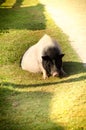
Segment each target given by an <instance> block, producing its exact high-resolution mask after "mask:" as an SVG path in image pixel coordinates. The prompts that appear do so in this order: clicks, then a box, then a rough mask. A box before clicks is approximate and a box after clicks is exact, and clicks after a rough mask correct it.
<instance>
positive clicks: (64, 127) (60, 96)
mask: <svg viewBox="0 0 86 130" xmlns="http://www.w3.org/2000/svg"><path fill="white" fill-rule="evenodd" d="M0 4H1V6H0V130H85V129H86V125H85V124H86V104H85V103H86V95H85V93H86V92H85V91H86V88H85V87H86V69H85V68H84V67H83V65H82V63H81V61H80V59H79V58H78V56H77V54H76V53H75V51H74V50H73V49H72V47H71V46H70V44H69V41H68V36H66V35H65V34H64V33H63V32H62V30H61V29H59V27H57V26H56V25H55V23H54V22H53V20H52V19H51V17H50V16H49V14H48V13H47V12H46V10H45V7H44V5H42V4H41V3H39V1H38V0H30V2H29V1H28V0H17V1H15V0H2V1H1V2H0ZM45 33H47V34H49V35H50V36H52V37H54V38H56V39H58V41H59V43H60V45H61V47H62V50H63V53H65V57H64V59H63V61H64V63H63V67H64V70H65V71H66V72H67V74H68V77H66V78H62V79H60V78H56V77H55V78H53V77H50V78H49V79H46V80H43V79H42V74H33V73H29V72H26V71H23V70H22V69H21V67H20V59H21V57H22V55H23V54H24V52H25V51H26V49H28V47H30V46H31V45H33V44H35V43H36V42H37V41H38V40H39V39H40V38H41V37H42V36H43V35H44V34H45Z"/></svg>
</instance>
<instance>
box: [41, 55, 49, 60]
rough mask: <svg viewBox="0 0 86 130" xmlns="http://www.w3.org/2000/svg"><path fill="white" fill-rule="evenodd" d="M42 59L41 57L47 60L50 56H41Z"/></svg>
mask: <svg viewBox="0 0 86 130" xmlns="http://www.w3.org/2000/svg"><path fill="white" fill-rule="evenodd" d="M42 59H43V60H49V59H50V57H49V56H42Z"/></svg>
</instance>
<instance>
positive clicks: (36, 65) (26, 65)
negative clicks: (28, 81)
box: [21, 34, 57, 78]
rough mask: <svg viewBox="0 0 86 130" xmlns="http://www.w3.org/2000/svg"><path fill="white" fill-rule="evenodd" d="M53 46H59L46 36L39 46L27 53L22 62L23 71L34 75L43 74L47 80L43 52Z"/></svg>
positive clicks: (31, 48) (36, 45) (33, 47)
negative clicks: (43, 65)
mask: <svg viewBox="0 0 86 130" xmlns="http://www.w3.org/2000/svg"><path fill="white" fill-rule="evenodd" d="M53 46H57V43H56V41H55V40H53V39H52V38H51V37H50V36H48V35H47V34H45V35H44V36H43V37H42V38H41V39H40V40H39V42H38V43H37V44H35V45H33V46H32V47H30V48H29V49H28V50H27V51H26V52H25V54H24V56H23V58H22V62H21V66H22V69H24V70H27V71H30V72H34V73H36V72H43V75H44V78H45V77H46V74H45V73H46V72H45V70H44V69H43V67H42V56H43V51H44V50H46V49H47V48H49V47H53Z"/></svg>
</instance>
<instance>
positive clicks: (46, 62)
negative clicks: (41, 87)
mask: <svg viewBox="0 0 86 130" xmlns="http://www.w3.org/2000/svg"><path fill="white" fill-rule="evenodd" d="M63 56H64V54H59V55H58V54H56V55H55V56H54V57H50V56H49V55H45V56H42V65H43V68H44V69H45V71H46V74H47V76H48V77H49V76H51V75H52V76H53V77H55V76H62V74H63V71H62V57H63Z"/></svg>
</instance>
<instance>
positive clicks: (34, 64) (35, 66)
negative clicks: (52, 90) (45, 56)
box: [21, 45, 40, 73]
mask: <svg viewBox="0 0 86 130" xmlns="http://www.w3.org/2000/svg"><path fill="white" fill-rule="evenodd" d="M38 62H39V61H38V51H37V47H36V45H33V46H32V47H30V48H29V49H28V50H27V51H26V52H25V54H24V56H23V58H22V62H21V67H22V69H23V70H27V71H30V72H34V73H36V72H40V67H39V63H38Z"/></svg>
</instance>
